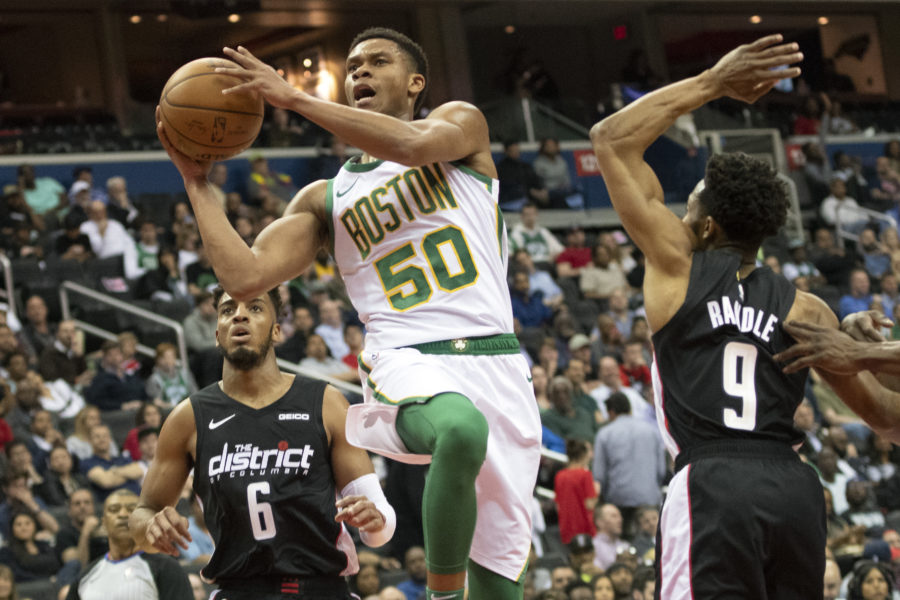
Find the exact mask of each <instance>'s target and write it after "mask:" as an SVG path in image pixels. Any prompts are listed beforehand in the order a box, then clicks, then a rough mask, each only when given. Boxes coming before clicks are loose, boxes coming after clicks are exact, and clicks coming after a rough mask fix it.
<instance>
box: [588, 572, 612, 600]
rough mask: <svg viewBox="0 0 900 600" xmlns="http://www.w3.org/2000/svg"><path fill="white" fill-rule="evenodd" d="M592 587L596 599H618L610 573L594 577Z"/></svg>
mask: <svg viewBox="0 0 900 600" xmlns="http://www.w3.org/2000/svg"><path fill="white" fill-rule="evenodd" d="M591 589H592V590H594V600H616V591H615V589H614V588H613V584H612V579H610V578H609V575H597V576H596V577H594V579H593V580H592V581H591Z"/></svg>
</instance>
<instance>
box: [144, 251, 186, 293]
mask: <svg viewBox="0 0 900 600" xmlns="http://www.w3.org/2000/svg"><path fill="white" fill-rule="evenodd" d="M157 262H158V263H159V265H158V266H157V267H156V269H152V270H149V271H148V272H147V273H145V274H144V276H143V277H141V278H140V279H139V280H138V282H137V286H136V288H135V296H137V297H138V298H142V299H146V300H151V299H152V300H162V301H165V302H168V301H171V300H186V301H189V302H191V303H193V297H192V296H191V295H190V293H189V292H188V288H187V283H186V282H185V281H184V280H183V279H182V277H181V271H180V270H179V268H178V253H177V252H175V251H174V250H173V249H172V248H161V249H160V251H159V254H158V256H157Z"/></svg>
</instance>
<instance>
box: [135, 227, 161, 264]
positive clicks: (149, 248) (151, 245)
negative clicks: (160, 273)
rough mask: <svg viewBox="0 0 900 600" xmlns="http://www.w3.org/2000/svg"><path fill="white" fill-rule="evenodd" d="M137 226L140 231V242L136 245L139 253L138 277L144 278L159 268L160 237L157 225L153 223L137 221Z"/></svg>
mask: <svg viewBox="0 0 900 600" xmlns="http://www.w3.org/2000/svg"><path fill="white" fill-rule="evenodd" d="M135 225H136V226H137V230H138V241H137V243H136V244H135V250H136V252H137V271H136V272H137V273H138V274H137V275H136V276H137V277H140V276H143V275H144V274H146V273H147V272H148V271H154V270H156V269H157V268H158V267H159V236H158V232H157V230H156V224H154V223H153V222H152V221H146V220H137V221H135Z"/></svg>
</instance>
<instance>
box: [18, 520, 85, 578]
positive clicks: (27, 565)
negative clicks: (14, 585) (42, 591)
mask: <svg viewBox="0 0 900 600" xmlns="http://www.w3.org/2000/svg"><path fill="white" fill-rule="evenodd" d="M10 529H11V532H12V537H11V538H10V540H9V547H10V550H12V555H13V564H12V567H13V569H14V570H15V571H16V578H17V579H18V580H20V581H34V580H36V579H43V578H50V577H52V578H54V579H56V580H57V581H58V582H59V583H61V584H63V585H65V584H67V583H71V581H72V580H73V579H74V578H75V577H76V576H77V575H78V571H79V569H80V568H81V564H80V563H79V562H78V561H73V562H70V563H68V564H67V565H65V566H64V565H63V563H62V561H60V559H59V557H58V556H57V555H56V552H54V551H53V547H52V546H51V545H50V543H49V542H48V541H47V540H46V538H44V537H38V534H39V531H38V523H37V520H36V519H35V518H34V515H32V514H31V513H30V512H20V513H18V514H15V515H13V518H12V524H11V526H10Z"/></svg>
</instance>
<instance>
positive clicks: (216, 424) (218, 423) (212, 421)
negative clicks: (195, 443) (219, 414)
mask: <svg viewBox="0 0 900 600" xmlns="http://www.w3.org/2000/svg"><path fill="white" fill-rule="evenodd" d="M236 416H237V415H236V414H232V415H229V416H227V417H225V418H224V419H222V420H221V421H216V420H215V419H210V421H209V428H210V429H216V428H217V427H219V426H221V425H224V424H225V423H227V422H228V421H230V420H231V419H233V418H235V417H236Z"/></svg>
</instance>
